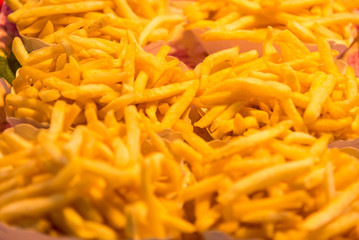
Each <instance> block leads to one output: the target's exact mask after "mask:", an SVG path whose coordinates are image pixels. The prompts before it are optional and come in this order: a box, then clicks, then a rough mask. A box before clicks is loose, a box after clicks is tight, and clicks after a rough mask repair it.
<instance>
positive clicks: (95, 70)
mask: <svg viewBox="0 0 359 240" xmlns="http://www.w3.org/2000/svg"><path fill="white" fill-rule="evenodd" d="M13 51H14V53H15V55H16V56H17V58H18V59H19V61H20V62H21V64H22V65H23V67H22V68H20V69H19V71H18V72H19V74H18V77H17V78H16V79H15V80H14V82H13V91H12V93H11V94H9V95H7V97H6V113H7V116H10V117H17V118H28V119H32V120H34V121H36V122H38V123H46V122H49V120H50V117H51V113H52V109H53V106H54V104H55V103H56V101H57V100H64V101H66V102H67V103H69V104H72V110H71V111H72V112H73V118H75V121H74V124H84V123H86V119H85V108H86V104H89V103H91V104H93V105H94V106H96V108H98V109H99V118H100V119H102V120H103V119H104V118H105V115H106V113H107V112H109V111H113V112H114V114H115V115H116V117H117V119H118V120H121V118H122V117H123V108H124V107H125V106H126V105H128V104H137V107H138V109H139V110H141V111H144V112H145V113H146V114H147V116H148V117H149V118H150V119H151V120H152V121H153V122H154V123H156V124H157V125H159V127H161V128H171V127H172V125H173V124H174V123H175V122H176V121H177V119H179V118H180V117H181V116H182V115H183V113H184V112H186V113H187V114H188V112H189V110H190V108H191V106H190V105H191V102H192V100H193V98H194V97H195V94H196V92H197V89H198V85H199V81H198V80H197V79H193V78H195V75H194V74H193V72H189V73H186V72H184V71H183V69H182V68H181V67H180V66H179V60H178V59H175V58H167V57H166V56H167V53H168V52H169V51H170V47H168V46H163V47H162V48H161V49H160V50H159V52H158V53H157V55H156V56H154V55H152V54H150V53H147V52H145V51H144V50H143V49H142V48H140V47H139V46H137V45H136V43H135V42H134V41H133V40H132V39H131V38H130V37H128V38H127V37H124V38H122V41H121V42H120V43H116V42H111V41H108V40H104V39H89V38H84V37H79V36H75V35H69V36H67V37H66V39H63V40H62V41H61V43H60V44H55V45H51V46H48V47H45V48H42V49H39V50H37V51H34V52H32V53H30V54H27V52H26V50H25V47H24V46H23V45H22V42H21V40H20V39H19V38H16V39H15V40H14V43H13ZM182 93H183V96H181V94H182Z"/></svg>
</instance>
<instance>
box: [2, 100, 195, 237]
mask: <svg viewBox="0 0 359 240" xmlns="http://www.w3.org/2000/svg"><path fill="white" fill-rule="evenodd" d="M87 106H88V107H87V108H86V113H85V114H86V118H87V122H88V124H87V125H79V126H77V127H75V128H74V129H71V130H70V127H71V125H72V123H73V119H74V118H73V117H72V114H71V111H67V110H68V109H71V108H72V106H71V105H69V104H67V103H66V102H64V101H61V100H59V101H57V102H56V104H55V105H54V109H53V112H52V118H51V124H50V127H49V128H48V129H41V130H39V129H35V128H32V127H29V125H22V124H20V125H17V126H16V127H14V128H10V129H7V130H6V131H5V132H4V133H2V135H1V140H0V146H1V147H0V148H1V152H2V153H3V154H4V156H3V157H2V158H1V160H0V162H1V177H0V182H1V183H0V192H1V194H0V219H1V221H3V222H7V223H10V224H13V225H17V226H20V227H23V228H32V229H36V230H37V231H41V232H44V233H47V234H49V235H52V236H59V235H63V234H66V235H71V236H76V237H79V238H81V239H108V240H110V239H113V240H116V239H125V238H126V239H144V238H150V237H154V236H155V237H159V238H164V237H167V236H172V237H178V236H180V235H181V234H183V233H191V232H194V231H195V228H194V226H193V225H192V224H191V223H189V222H187V221H186V220H184V219H183V216H184V214H183V201H182V199H181V197H180V196H179V195H180V193H181V192H182V189H183V187H184V186H183V184H188V183H189V182H190V181H189V180H188V179H187V178H186V177H185V176H184V175H183V174H182V172H183V171H184V170H183V169H184V168H186V166H185V165H180V164H178V162H176V160H175V159H174V157H173V156H172V155H171V154H170V153H169V152H168V149H167V148H166V144H165V142H164V141H163V139H161V138H159V136H157V135H156V134H155V133H154V132H153V131H152V129H151V128H149V127H148V126H147V125H148V124H146V122H145V121H142V120H141V116H140V115H139V114H138V112H137V109H136V107H135V106H134V105H128V106H126V107H125V109H124V121H118V120H117V119H116V116H115V114H114V111H110V112H108V114H106V119H105V121H100V120H99V119H97V110H96V107H95V105H93V104H91V103H88V104H87ZM147 138H149V139H150V140H148V139H147Z"/></svg>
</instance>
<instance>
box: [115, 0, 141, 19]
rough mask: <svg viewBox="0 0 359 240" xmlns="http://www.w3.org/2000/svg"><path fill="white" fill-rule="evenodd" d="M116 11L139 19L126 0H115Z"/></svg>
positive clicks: (126, 16)
mask: <svg viewBox="0 0 359 240" xmlns="http://www.w3.org/2000/svg"><path fill="white" fill-rule="evenodd" d="M115 5H116V7H117V8H116V12H117V13H118V14H119V15H120V16H122V17H124V18H127V19H131V20H136V21H138V20H139V18H138V16H137V15H136V14H135V13H134V12H133V11H132V9H131V7H130V6H129V5H128V3H127V1H126V0H115Z"/></svg>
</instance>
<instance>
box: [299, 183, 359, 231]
mask: <svg viewBox="0 0 359 240" xmlns="http://www.w3.org/2000/svg"><path fill="white" fill-rule="evenodd" d="M358 195H359V183H358V182H356V183H353V184H352V185H350V186H349V187H347V188H346V189H345V190H344V191H343V192H342V193H340V194H339V195H337V196H336V197H335V198H333V199H332V200H331V201H330V202H329V203H328V204H327V205H326V206H325V207H324V208H323V209H320V210H319V211H317V212H315V213H313V214H311V215H309V216H308V217H307V218H306V219H305V221H304V222H303V223H302V224H301V227H302V228H303V229H306V230H311V231H312V230H316V229H319V228H321V227H323V226H324V225H326V224H327V223H329V222H330V221H332V220H333V219H335V218H337V217H339V216H340V215H341V214H342V213H343V212H344V211H345V209H347V207H348V205H349V204H351V203H352V202H353V201H354V200H355V199H356V198H357V197H358Z"/></svg>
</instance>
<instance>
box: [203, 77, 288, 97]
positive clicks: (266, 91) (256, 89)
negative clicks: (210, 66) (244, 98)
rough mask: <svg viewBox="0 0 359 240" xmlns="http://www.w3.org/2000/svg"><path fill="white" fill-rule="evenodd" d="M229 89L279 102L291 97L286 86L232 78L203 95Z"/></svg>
mask: <svg viewBox="0 0 359 240" xmlns="http://www.w3.org/2000/svg"><path fill="white" fill-rule="evenodd" d="M227 89H231V91H232V92H234V91H241V93H242V94H243V95H244V94H245V95H247V94H248V95H250V96H258V97H271V98H276V99H279V100H284V99H287V98H289V97H290V96H291V90H290V88H289V87H288V86H287V85H284V84H282V83H279V82H274V81H263V80H260V79H256V78H232V79H228V80H226V81H223V82H222V83H220V84H218V85H217V86H215V87H213V88H211V89H209V90H207V91H206V92H205V93H204V94H209V93H213V92H220V91H223V90H227Z"/></svg>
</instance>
